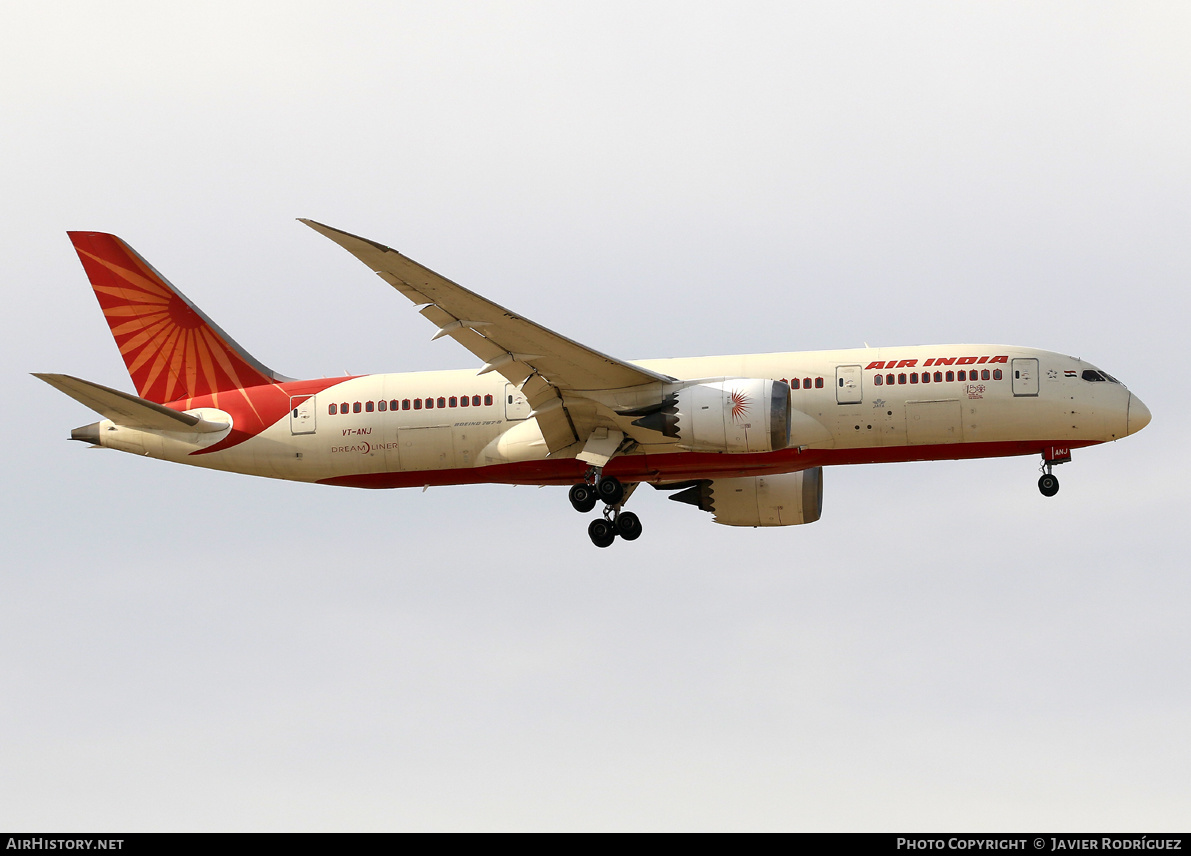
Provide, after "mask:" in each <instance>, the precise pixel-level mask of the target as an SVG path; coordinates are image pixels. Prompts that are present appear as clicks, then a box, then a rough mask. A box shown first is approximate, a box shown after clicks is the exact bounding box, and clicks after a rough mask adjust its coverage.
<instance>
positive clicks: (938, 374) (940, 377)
mask: <svg viewBox="0 0 1191 856" xmlns="http://www.w3.org/2000/svg"><path fill="white" fill-rule="evenodd" d="M942 382H943V373H942V372H935V383H942Z"/></svg>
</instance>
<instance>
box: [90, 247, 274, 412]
mask: <svg viewBox="0 0 1191 856" xmlns="http://www.w3.org/2000/svg"><path fill="white" fill-rule="evenodd" d="M67 234H68V235H69V236H70V240H71V243H73V244H74V248H75V251H76V252H77V253H78V254H79V260H80V261H82V263H83V269H84V270H85V271H86V272H87V277H88V278H89V279H90V280H91V287H92V288H93V289H94V290H95V296H96V298H98V300H99V306H100V308H101V309H102V310H103V315H104V318H106V319H107V322H108V327H110V328H111V331H112V337H113V338H114V339H115V340H116V346H117V347H118V348H119V349H120V356H121V357H123V358H124V365H125V366H127V367H128V374H129V375H130V376H131V377H132V382H133V384H135V385H136V389H137V394H138V395H140V397H141V398H146V399H148V400H149V401H155V402H158V403H159V404H166V403H169V402H172V401H181V400H185V399H193V398H199V397H202V396H218V394H219V393H221V392H231V391H236V390H243V389H246V388H249V387H257V386H261V385H266V384H274V383H276V382H277V381H280V380H286V378H282V377H280V376H278V375H276V374H275V373H274V372H273V371H271V370H270V369H269V368H267V367H266V366H264V365H263V364H262V363H260V362H259V361H257V360H256V359H254V358H253V357H252V355H251V354H249V353H248V352H246V351H245V350H244V349H243V348H241V347H240V346H239V345H237V344H236V343H235V341H233V340H232V338H231V337H230V336H228V335H227V334H226V333H224V332H223V330H221V329H220V328H219V327H218V325H216V324H215V323H214V322H213V321H211V319H210V318H208V317H207V316H206V315H204V314H203V312H202V310H200V309H199V308H198V307H197V306H195V305H194V304H193V303H191V302H190V301H189V300H187V299H186V296H185V295H184V294H182V293H181V292H180V291H178V290H177V289H176V288H174V287H173V286H172V285H170V283H169V281H168V280H166V278H165V277H163V276H162V275H161V274H160V273H158V272H157V270H156V269H155V268H154V267H153V266H152V265H150V264H149V263H148V262H147V261H145V260H144V259H143V258H142V257H141V256H140V255H139V254H138V253H137V252H136V250H134V249H133V248H132V247H130V246H128V244H126V243H124V242H123V241H122V240H120V239H119V238H117V237H116V236H115V235H108V234H104V233H103V232H68V233H67Z"/></svg>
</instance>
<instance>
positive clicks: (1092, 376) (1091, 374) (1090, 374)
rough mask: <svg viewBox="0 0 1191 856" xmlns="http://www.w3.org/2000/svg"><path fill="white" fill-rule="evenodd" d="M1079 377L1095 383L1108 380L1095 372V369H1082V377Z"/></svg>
mask: <svg viewBox="0 0 1191 856" xmlns="http://www.w3.org/2000/svg"><path fill="white" fill-rule="evenodd" d="M1081 377H1083V379H1084V380H1090V381H1096V382H1100V381H1105V380H1108V378H1106V377H1105V376H1104V375H1103V374H1101V373H1100V372H1098V371H1096V370H1095V369H1084V370H1083V375H1081Z"/></svg>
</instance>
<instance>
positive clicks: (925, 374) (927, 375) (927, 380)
mask: <svg viewBox="0 0 1191 856" xmlns="http://www.w3.org/2000/svg"><path fill="white" fill-rule="evenodd" d="M922 382H923V383H930V372H923V373H922Z"/></svg>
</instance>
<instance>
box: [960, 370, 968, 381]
mask: <svg viewBox="0 0 1191 856" xmlns="http://www.w3.org/2000/svg"><path fill="white" fill-rule="evenodd" d="M959 379H960V380H967V379H968V373H967V372H966V371H961V372H960V373H959Z"/></svg>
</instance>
